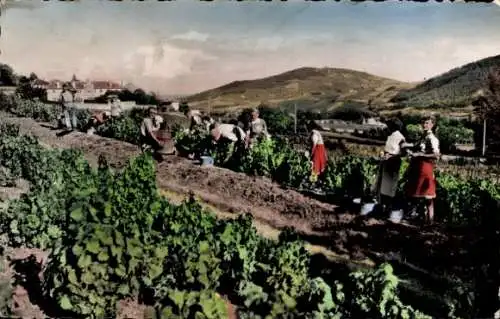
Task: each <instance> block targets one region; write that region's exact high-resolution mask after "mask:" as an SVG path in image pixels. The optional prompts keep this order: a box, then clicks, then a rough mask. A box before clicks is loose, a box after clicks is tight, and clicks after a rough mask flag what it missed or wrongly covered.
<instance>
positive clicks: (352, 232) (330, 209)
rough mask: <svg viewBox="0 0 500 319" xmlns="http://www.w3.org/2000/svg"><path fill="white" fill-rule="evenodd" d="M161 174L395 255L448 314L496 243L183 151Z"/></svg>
mask: <svg viewBox="0 0 500 319" xmlns="http://www.w3.org/2000/svg"><path fill="white" fill-rule="evenodd" d="M0 115H3V114H0ZM0 121H4V122H9V123H18V124H20V128H21V132H22V133H26V134H32V135H34V136H36V137H38V139H39V140H40V142H41V143H43V144H44V145H47V146H50V147H60V148H69V147H71V148H77V149H81V150H82V151H83V152H84V153H85V155H86V157H87V159H88V160H89V162H91V163H94V164H95V163H96V162H97V159H98V157H99V155H101V154H102V155H105V156H106V158H107V159H108V162H109V163H110V164H111V165H113V166H115V167H117V168H120V167H123V166H124V164H125V163H126V162H127V160H128V159H129V158H131V157H133V156H136V155H138V154H139V149H138V147H137V146H134V145H131V144H128V143H124V142H121V141H117V140H112V139H107V138H102V137H99V136H88V135H86V134H83V133H79V132H74V133H71V134H68V135H65V136H61V137H56V131H54V130H51V128H50V127H49V126H48V125H45V124H39V123H36V122H35V121H33V120H31V119H25V118H23V119H21V118H14V117H8V116H5V115H4V116H2V118H1V120H0ZM157 181H158V185H159V187H160V188H161V189H163V190H166V191H167V193H168V192H172V193H175V194H180V195H182V194H184V195H187V194H189V193H193V194H194V195H195V197H198V198H199V199H200V200H201V201H202V202H205V203H208V204H210V205H211V206H213V207H215V208H216V209H218V210H220V211H223V212H229V213H235V214H236V213H244V212H248V213H251V214H252V215H253V216H254V218H255V219H256V220H257V221H258V222H260V223H262V224H265V225H270V226H272V227H274V228H278V229H281V228H283V227H286V226H290V227H294V228H295V229H296V230H297V231H298V232H299V234H301V236H302V237H303V238H304V239H305V240H307V241H308V242H309V243H311V244H314V245H317V246H324V247H326V248H328V249H331V250H332V251H334V252H335V253H336V254H341V255H347V256H348V259H349V260H350V261H354V260H362V259H366V258H367V257H368V258H370V259H372V260H374V261H376V262H381V261H390V262H391V263H392V264H393V266H394V267H395V269H396V273H397V274H398V275H403V276H404V277H405V281H403V282H402V285H403V287H405V289H408V291H411V293H412V294H413V297H412V298H413V299H414V298H415V296H414V295H418V296H420V297H421V298H423V299H422V310H424V311H425V310H426V309H425V308H426V307H430V308H432V309H429V311H432V312H433V313H437V314H438V315H440V316H441V315H445V313H446V309H444V308H442V304H443V300H442V296H443V295H444V294H445V292H446V289H448V287H450V286H453V285H454V278H455V277H456V276H459V277H462V278H468V277H470V276H471V275H473V273H472V269H474V266H475V263H476V261H474V260H475V259H478V258H483V256H481V254H483V250H484V249H486V248H487V247H488V245H484V244H481V242H482V241H481V240H480V239H482V238H481V237H482V235H481V236H480V234H481V231H482V230H478V229H446V228H444V227H438V226H436V227H432V228H425V229H422V228H419V227H415V226H410V225H403V224H392V223H388V222H386V221H383V220H377V219H374V218H366V219H362V220H360V219H359V218H358V217H357V215H356V214H352V213H347V212H345V210H344V209H341V207H337V206H335V205H331V204H327V203H324V202H321V201H318V200H315V199H312V198H309V197H306V196H304V195H302V194H300V193H298V192H295V191H293V190H286V189H283V188H281V187H280V186H279V185H277V184H276V183H273V182H272V181H271V180H269V179H266V178H262V177H250V176H247V175H245V174H241V173H235V172H233V171H229V170H226V169H221V168H215V167H212V168H202V167H200V166H199V165H196V164H195V163H193V162H192V161H190V160H187V159H184V158H180V157H175V156H170V157H166V159H165V161H164V162H162V163H160V164H158V165H157ZM317 246H316V247H317ZM321 258H323V259H321ZM336 262H337V263H338V262H339V260H337V261H336ZM316 263H317V266H318V267H319V264H320V263H321V264H322V265H323V266H325V267H328V261H325V260H324V257H320V259H317V261H316ZM325 263H326V264H325ZM330 266H331V264H330ZM429 300H431V301H432V302H434V303H432V302H429ZM436 300H437V301H436ZM436 307H438V308H439V309H438V310H436V309H435V308H436Z"/></svg>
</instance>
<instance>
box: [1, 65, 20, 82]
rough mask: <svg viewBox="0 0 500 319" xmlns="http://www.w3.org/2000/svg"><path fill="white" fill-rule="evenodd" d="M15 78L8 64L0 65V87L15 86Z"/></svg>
mask: <svg viewBox="0 0 500 319" xmlns="http://www.w3.org/2000/svg"><path fill="white" fill-rule="evenodd" d="M16 84H17V77H16V74H15V73H14V70H13V69H12V67H11V66H10V65H8V64H4V63H0V85H1V86H15V85H16Z"/></svg>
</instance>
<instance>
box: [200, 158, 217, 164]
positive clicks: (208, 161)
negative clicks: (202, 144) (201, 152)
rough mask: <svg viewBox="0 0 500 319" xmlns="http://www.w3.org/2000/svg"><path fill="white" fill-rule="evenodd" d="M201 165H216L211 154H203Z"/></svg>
mask: <svg viewBox="0 0 500 319" xmlns="http://www.w3.org/2000/svg"><path fill="white" fill-rule="evenodd" d="M200 159H201V166H212V165H214V159H213V158H212V157H210V156H201V157H200Z"/></svg>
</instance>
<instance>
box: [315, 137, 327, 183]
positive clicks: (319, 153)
mask: <svg viewBox="0 0 500 319" xmlns="http://www.w3.org/2000/svg"><path fill="white" fill-rule="evenodd" d="M327 161H328V157H327V154H326V148H325V143H324V142H323V136H321V133H320V132H319V131H318V130H316V129H312V130H311V162H312V172H311V173H312V174H311V182H316V181H317V180H318V177H319V175H321V174H322V173H323V172H324V171H325V168H326V163H327Z"/></svg>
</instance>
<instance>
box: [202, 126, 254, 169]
mask: <svg viewBox="0 0 500 319" xmlns="http://www.w3.org/2000/svg"><path fill="white" fill-rule="evenodd" d="M210 134H211V136H212V142H213V143H214V144H217V145H224V146H227V147H232V148H233V150H232V152H231V151H230V152H229V153H228V154H227V156H226V158H225V159H224V160H223V163H227V162H228V161H229V160H230V159H236V158H237V157H238V156H240V155H242V153H243V151H244V149H245V138H246V134H245V132H244V131H243V130H242V129H241V127H239V126H237V125H234V124H218V123H216V124H214V125H212V127H211V130H210Z"/></svg>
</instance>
